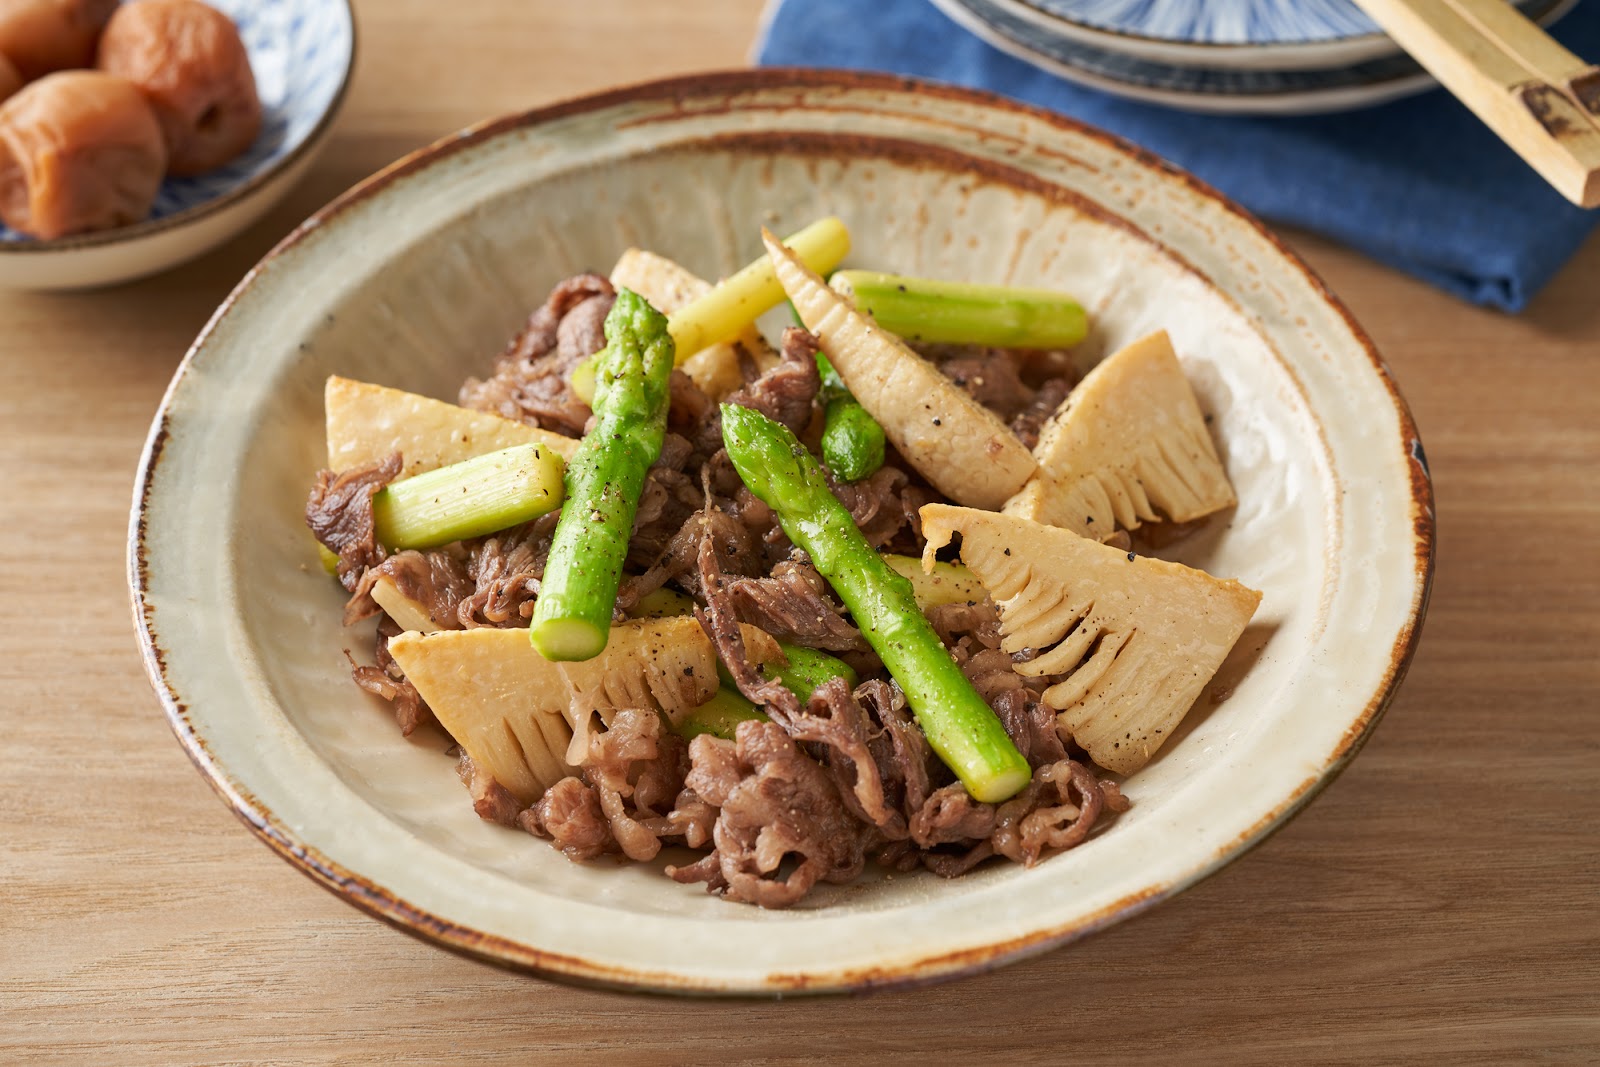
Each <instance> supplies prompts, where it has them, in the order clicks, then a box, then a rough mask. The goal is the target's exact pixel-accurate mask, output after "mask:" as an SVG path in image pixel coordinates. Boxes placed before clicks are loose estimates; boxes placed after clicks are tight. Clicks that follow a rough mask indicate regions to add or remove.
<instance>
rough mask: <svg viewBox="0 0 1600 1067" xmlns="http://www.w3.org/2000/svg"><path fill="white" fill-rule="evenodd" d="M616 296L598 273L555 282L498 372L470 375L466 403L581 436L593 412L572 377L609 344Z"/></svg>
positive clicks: (502, 358)
mask: <svg viewBox="0 0 1600 1067" xmlns="http://www.w3.org/2000/svg"><path fill="white" fill-rule="evenodd" d="M615 299H616V292H615V290H613V289H612V287H611V283H610V282H608V281H607V280H606V279H605V278H603V277H601V276H600V275H598V274H579V275H576V276H574V277H571V278H568V279H567V280H566V281H564V282H562V283H561V284H560V285H558V286H556V288H555V289H554V290H553V291H552V292H551V293H550V296H549V297H548V298H547V299H546V300H545V303H544V306H543V307H541V308H540V309H539V310H538V311H535V312H534V313H533V315H532V316H531V317H530V318H529V319H528V323H527V325H526V326H525V327H524V328H523V330H522V332H521V333H520V334H518V335H517V337H516V339H515V340H513V341H512V342H511V345H510V347H508V348H507V349H506V351H505V352H503V353H502V354H501V355H500V358H499V359H498V360H497V361H496V363H495V369H494V373H493V374H492V375H491V376H490V377H489V378H487V379H483V380H480V379H477V378H468V379H467V381H466V384H465V385H463V386H462V387H461V404H462V406H463V407H469V408H474V409H476V410H479V411H492V412H494V413H495V414H497V415H501V416H503V417H505V418H508V419H518V420H520V421H523V422H526V423H529V424H531V425H534V426H542V427H544V428H545V429H549V430H554V431H556V432H557V433H564V434H568V435H569V436H573V437H579V436H582V434H583V427H584V424H585V423H586V422H588V420H589V415H590V414H591V412H590V410H589V405H588V404H585V403H584V402H583V401H582V400H581V399H579V398H578V396H577V394H575V393H574V392H573V391H572V387H571V386H570V385H569V384H568V378H569V377H570V376H571V374H572V369H573V368H574V367H576V366H577V365H578V363H579V362H581V361H582V360H584V359H587V358H588V357H589V356H591V355H593V354H594V353H596V352H598V351H599V350H600V349H601V348H603V347H605V331H604V328H603V327H604V324H605V317H606V314H607V313H608V312H609V311H610V310H611V304H612V302H613V301H614V300H615Z"/></svg>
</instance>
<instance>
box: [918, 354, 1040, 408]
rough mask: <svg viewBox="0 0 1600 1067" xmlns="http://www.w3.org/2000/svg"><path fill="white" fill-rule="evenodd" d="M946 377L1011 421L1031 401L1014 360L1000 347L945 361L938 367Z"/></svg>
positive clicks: (1029, 393)
mask: <svg viewBox="0 0 1600 1067" xmlns="http://www.w3.org/2000/svg"><path fill="white" fill-rule="evenodd" d="M940 369H941V370H943V371H944V373H945V375H946V376H947V377H948V378H949V379H950V380H951V381H953V382H955V383H956V384H957V385H959V386H961V388H963V389H965V390H966V391H967V395H968V396H970V397H972V399H974V400H976V401H977V402H978V403H980V404H982V405H983V406H984V407H986V408H988V409H989V410H990V411H992V412H994V413H995V414H996V415H999V416H1000V417H1001V418H1002V419H1004V420H1006V421H1008V422H1009V421H1010V420H1011V419H1013V418H1015V417H1016V416H1018V415H1020V414H1021V413H1022V412H1023V411H1025V410H1027V408H1028V406H1029V405H1030V404H1031V403H1032V402H1033V396H1034V390H1032V389H1030V388H1028V386H1027V385H1026V384H1025V383H1024V382H1023V380H1022V375H1021V374H1020V373H1019V372H1018V368H1017V358H1016V356H1015V355H1014V354H1013V353H1011V352H1010V351H1008V350H1006V349H1003V348H985V349H982V350H981V351H979V352H977V353H976V354H974V355H970V356H957V357H956V358H954V359H948V360H945V362H944V363H943V364H942V365H941V367H940Z"/></svg>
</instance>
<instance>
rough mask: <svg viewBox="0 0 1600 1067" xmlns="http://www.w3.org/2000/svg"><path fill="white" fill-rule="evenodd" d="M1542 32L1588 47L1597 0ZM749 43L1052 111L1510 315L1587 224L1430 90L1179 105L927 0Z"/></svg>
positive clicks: (825, 2)
mask: <svg viewBox="0 0 1600 1067" xmlns="http://www.w3.org/2000/svg"><path fill="white" fill-rule="evenodd" d="M1554 35H1555V36H1556V37H1557V38H1559V39H1560V40H1561V41H1562V42H1563V43H1564V44H1565V45H1566V46H1567V47H1568V48H1570V49H1572V50H1573V51H1574V52H1576V53H1578V54H1579V55H1582V56H1587V57H1588V58H1590V59H1591V60H1593V59H1600V0H1590V2H1588V3H1587V4H1583V5H1580V6H1579V7H1578V8H1577V9H1576V10H1574V11H1573V12H1572V14H1570V15H1568V16H1567V17H1566V18H1565V19H1563V20H1561V22H1559V23H1558V24H1557V25H1556V27H1555V28H1554ZM757 47H758V51H757V62H759V63H761V64H762V65H767V66H816V67H847V68H854V69H863V70H886V71H892V72H894V73H897V74H911V75H917V76H920V77H925V78H933V79H937V80H939V81H945V82H954V83H958V84H962V85H972V86H979V87H982V88H986V89H991V90H993V91H995V92H999V93H1003V94H1005V95H1007V96H1012V97H1016V98H1018V99H1020V100H1025V101H1028V102H1030V103H1033V104H1038V105H1041V106H1044V107H1048V108H1053V109H1055V110H1057V111H1060V112H1062V113H1064V114H1067V115H1071V116H1073V117H1075V118H1078V119H1081V120H1083V121H1085V122H1088V123H1090V124H1092V125H1095V126H1100V127H1102V128H1104V129H1108V130H1111V131H1112V132H1114V133H1118V134H1121V135H1122V136H1123V137H1126V138H1128V139H1129V140H1130V141H1133V142H1135V143H1137V144H1139V145H1142V146H1144V147H1145V148H1148V149H1150V150H1151V151H1153V152H1155V153H1157V154H1159V155H1162V156H1165V157H1166V158H1167V159H1170V160H1171V161H1173V162H1174V163H1177V164H1178V165H1179V166H1182V167H1184V168H1186V169H1188V170H1190V171H1192V172H1194V173H1195V174H1196V175H1198V176H1199V177H1201V178H1202V179H1204V180H1205V181H1208V182H1210V183H1211V184H1212V185H1215V186H1216V187H1217V188H1219V189H1221V190H1222V191H1223V192H1224V193H1226V194H1228V195H1229V196H1231V197H1233V198H1234V199H1236V200H1238V201H1239V202H1240V203H1242V204H1244V205H1245V206H1246V207H1248V208H1249V209H1250V210H1252V211H1254V212H1256V213H1257V214H1259V215H1262V216H1263V217H1265V218H1268V219H1272V220H1274V221H1277V222H1282V223H1287V224H1290V225H1294V226H1302V227H1305V228H1307V229H1310V230H1314V231H1316V232H1318V233H1322V234H1326V235H1327V236H1329V237H1332V238H1334V239H1335V240H1338V241H1340V242H1343V243H1344V244H1347V245H1350V246H1351V247H1354V248H1357V249H1360V250H1361V251H1363V252H1365V253H1367V254H1368V255H1370V256H1372V257H1374V258H1376V259H1379V260H1382V261H1383V262H1385V263H1388V264H1390V265H1392V266H1394V267H1397V268H1399V269H1401V270H1404V271H1406V272H1408V273H1410V274H1414V275H1416V276H1417V277H1419V278H1422V279H1424V280H1426V281H1428V282H1431V283H1432V284H1434V285H1436V286H1438V287H1439V288H1441V289H1445V290H1447V291H1449V292H1451V293H1455V294H1457V295H1459V296H1461V297H1464V298H1465V299H1467V300H1471V301H1473V302H1475V303H1479V304H1488V305H1491V306H1493V307H1498V308H1504V309H1506V310H1508V311H1520V310H1521V309H1522V308H1523V307H1524V306H1525V305H1526V304H1527V302H1528V300H1529V299H1531V298H1532V296H1533V294H1534V293H1536V292H1538V290H1539V288H1540V287H1541V286H1543V285H1544V284H1545V283H1546V282H1547V281H1549V280H1550V278H1551V277H1552V276H1554V275H1555V273H1556V271H1557V270H1559V269H1560V267H1561V265H1562V264H1563V263H1565V262H1566V260H1567V259H1568V258H1569V257H1570V256H1571V255H1572V254H1573V253H1574V252H1575V251H1577V249H1578V247H1579V245H1581V244H1582V243H1583V241H1584V239H1585V237H1587V236H1588V234H1589V231H1590V230H1591V229H1592V228H1593V227H1594V225H1595V223H1596V222H1597V221H1600V215H1597V213H1595V212H1587V211H1583V210H1581V209H1579V208H1576V207H1574V206H1572V205H1571V204H1569V203H1568V202H1567V201H1566V200H1564V199H1562V197H1561V196H1560V194H1558V193H1556V192H1555V191H1554V190H1553V189H1551V188H1550V187H1549V186H1547V185H1546V184H1545V183H1544V181H1543V179H1541V178H1540V177H1539V176H1538V175H1537V174H1535V173H1534V171H1533V170H1532V169H1531V168H1530V167H1529V166H1528V165H1527V164H1526V163H1524V162H1523V161H1522V160H1521V159H1520V158H1518V157H1517V155H1516V154H1515V153H1513V152H1512V151H1511V150H1510V149H1509V148H1507V147H1506V146H1505V145H1504V144H1502V143H1501V142H1500V140H1499V139H1498V138H1496V137H1495V135H1494V134H1493V133H1491V132H1489V130H1488V129H1486V128H1485V127H1484V126H1483V125H1482V124H1480V123H1479V122H1478V120H1477V119H1476V118H1475V117H1474V116H1473V115H1472V113H1471V112H1469V111H1468V110H1467V109H1466V108H1465V107H1464V106H1462V105H1461V104H1460V103H1459V102H1458V101H1456V100H1455V99H1454V98H1453V97H1451V96H1450V95H1449V94H1448V93H1445V92H1444V91H1442V90H1435V91H1432V92H1428V93H1425V94H1423V95H1422V96H1419V97H1414V98H1411V99H1408V100H1402V101H1399V102H1397V103H1393V104H1387V105H1384V106H1381V107H1376V108H1369V109H1365V110H1360V111H1351V112H1345V113H1343V114H1334V115H1317V116H1307V117H1295V118H1279V117H1273V118H1255V117H1251V118H1240V117H1231V116H1230V117H1221V116H1202V115H1194V114H1188V113H1185V112H1179V111H1173V110H1169V109H1167V108H1162V107H1156V106H1152V105H1148V104H1141V103H1137V102H1134V101H1131V100H1124V99H1121V98H1119V97H1114V96H1110V95H1108V94H1105V93H1102V92H1099V91H1097V90H1094V89H1088V88H1083V87H1080V86H1077V85H1073V84H1071V83H1068V82H1065V81H1062V80H1061V79H1059V78H1056V77H1054V76H1052V75H1050V74H1047V73H1045V72H1043V71H1041V70H1037V69H1035V68H1034V67H1031V66H1029V65H1028V64H1026V63H1023V62H1021V61H1020V60H1017V59H1014V58H1012V57H1011V56H1008V55H1006V54H1005V53H1003V52H1000V51H998V50H997V49H995V48H993V47H991V46H989V45H988V44H986V43H984V42H983V41H981V40H979V39H978V38H977V37H974V36H972V35H971V34H969V33H967V32H966V31H965V30H964V29H962V28H961V27H960V26H957V25H956V24H955V23H954V22H951V21H950V20H949V19H948V18H946V17H945V16H944V15H943V14H942V13H941V12H940V11H939V10H938V9H937V8H935V7H933V5H931V4H929V3H928V2H927V0H871V2H870V3H864V2H862V0H782V2H781V3H780V4H779V6H778V8H777V9H776V10H775V11H773V12H771V14H770V18H769V20H768V24H767V29H766V32H765V35H764V37H763V39H762V40H761V41H760V42H759V43H758V46H757Z"/></svg>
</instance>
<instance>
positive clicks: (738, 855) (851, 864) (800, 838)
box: [667, 722, 872, 908]
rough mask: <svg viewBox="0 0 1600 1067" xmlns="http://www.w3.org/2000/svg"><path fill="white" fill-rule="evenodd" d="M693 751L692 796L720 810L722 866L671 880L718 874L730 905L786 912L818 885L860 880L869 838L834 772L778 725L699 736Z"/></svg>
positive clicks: (690, 870) (717, 838)
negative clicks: (730, 735)
mask: <svg viewBox="0 0 1600 1067" xmlns="http://www.w3.org/2000/svg"><path fill="white" fill-rule="evenodd" d="M730 749H731V750H732V751H731V752H730V751H729V750H730ZM689 753H690V758H691V761H692V763H693V768H692V769H691V770H690V772H689V777H688V786H689V788H691V789H693V790H694V791H695V793H696V795H698V796H700V797H702V798H704V800H705V801H706V802H707V803H709V804H712V805H714V806H715V807H716V808H717V809H718V810H717V821H716V825H715V827H714V829H713V831H712V840H713V841H714V842H715V844H716V848H715V850H714V851H713V852H712V854H711V856H712V857H714V858H715V867H713V866H712V864H711V862H709V857H708V860H706V861H702V862H701V863H699V864H695V865H693V866H691V867H668V868H667V873H668V875H670V876H671V877H673V878H676V879H678V880H679V881H706V880H708V879H709V878H711V877H713V872H714V873H715V875H717V876H720V880H721V881H722V882H723V883H725V888H724V889H723V890H722V891H723V893H724V894H725V895H726V896H727V897H728V899H730V900H738V901H744V902H746V903H750V904H759V905H760V906H762V907H764V908H785V907H789V906H790V905H792V904H795V903H797V902H798V901H799V900H800V899H801V898H803V897H804V896H805V895H806V894H807V893H809V892H810V891H811V888H812V887H813V886H814V885H816V883H817V882H819V881H825V882H848V881H850V880H851V879H853V878H855V877H856V876H857V875H859V874H860V873H861V870H862V867H863V866H864V865H865V862H866V850H867V848H868V847H869V846H870V844H871V843H872V835H871V833H870V831H868V830H867V828H865V827H864V826H863V825H862V824H861V822H860V821H859V820H857V819H856V818H854V817H853V816H852V815H851V814H850V812H849V810H848V809H847V808H846V807H845V805H844V803H843V801H842V800H841V799H840V796H839V791H838V789H837V788H836V787H835V785H834V783H833V779H832V778H831V777H829V775H828V774H827V772H825V771H824V770H823V769H822V768H821V767H820V766H818V765H817V763H816V761H815V760H813V759H811V758H810V757H809V756H807V755H805V753H803V752H801V751H800V749H799V748H798V747H796V745H795V743H794V741H793V739H791V738H790V737H789V735H788V734H786V733H784V732H783V730H782V728H781V727H779V726H778V725H777V724H775V723H770V722H745V723H740V724H739V729H738V733H737V740H736V741H735V742H732V743H730V742H727V741H722V740H718V739H717V738H714V737H710V736H701V737H697V738H695V739H694V741H693V742H692V743H691V744H690V746H689ZM714 884H715V883H713V885H714Z"/></svg>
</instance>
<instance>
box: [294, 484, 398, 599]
mask: <svg viewBox="0 0 1600 1067" xmlns="http://www.w3.org/2000/svg"><path fill="white" fill-rule="evenodd" d="M403 462H404V461H403V460H402V459H401V457H400V453H398V452H393V453H391V454H389V455H387V456H385V457H384V458H383V459H381V460H379V461H378V462H376V463H372V464H368V465H367V466H365V467H356V468H355V469H353V470H347V471H341V472H337V473H336V472H334V471H330V470H323V471H318V472H317V484H316V485H314V486H312V488H311V495H310V497H309V498H308V499H307V500H306V525H307V526H309V527H311V533H312V535H313V536H314V537H316V539H317V540H318V541H320V542H322V544H323V546H324V547H325V548H327V549H328V551H330V552H332V553H334V554H335V555H337V556H338V557H339V568H338V572H337V573H338V577H339V584H341V585H343V586H344V587H345V588H346V589H348V590H349V591H350V592H352V593H354V592H355V591H356V589H357V588H358V587H359V586H360V584H361V577H362V575H363V574H365V573H366V570H367V568H369V567H376V566H377V565H378V564H380V563H382V562H383V561H384V559H385V558H387V556H388V553H387V552H386V551H384V548H383V546H382V545H381V544H379V543H378V535H377V532H376V531H375V530H374V529H373V524H372V498H373V496H374V495H375V494H376V493H377V492H378V490H380V489H382V488H383V487H384V486H386V485H388V484H389V483H390V482H392V481H394V480H395V479H396V478H397V477H399V476H400V471H401V470H402V469H403ZM357 599H359V601H360V603H357ZM377 610H378V607H377V605H376V604H373V603H372V602H371V598H370V597H369V596H366V595H365V594H363V595H362V596H361V597H359V598H352V601H351V603H350V604H349V605H347V606H346V608H345V625H346V626H349V625H350V624H351V623H352V622H356V621H359V620H361V619H364V618H367V617H368V616H370V615H373V614H375V613H376V612H377Z"/></svg>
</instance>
